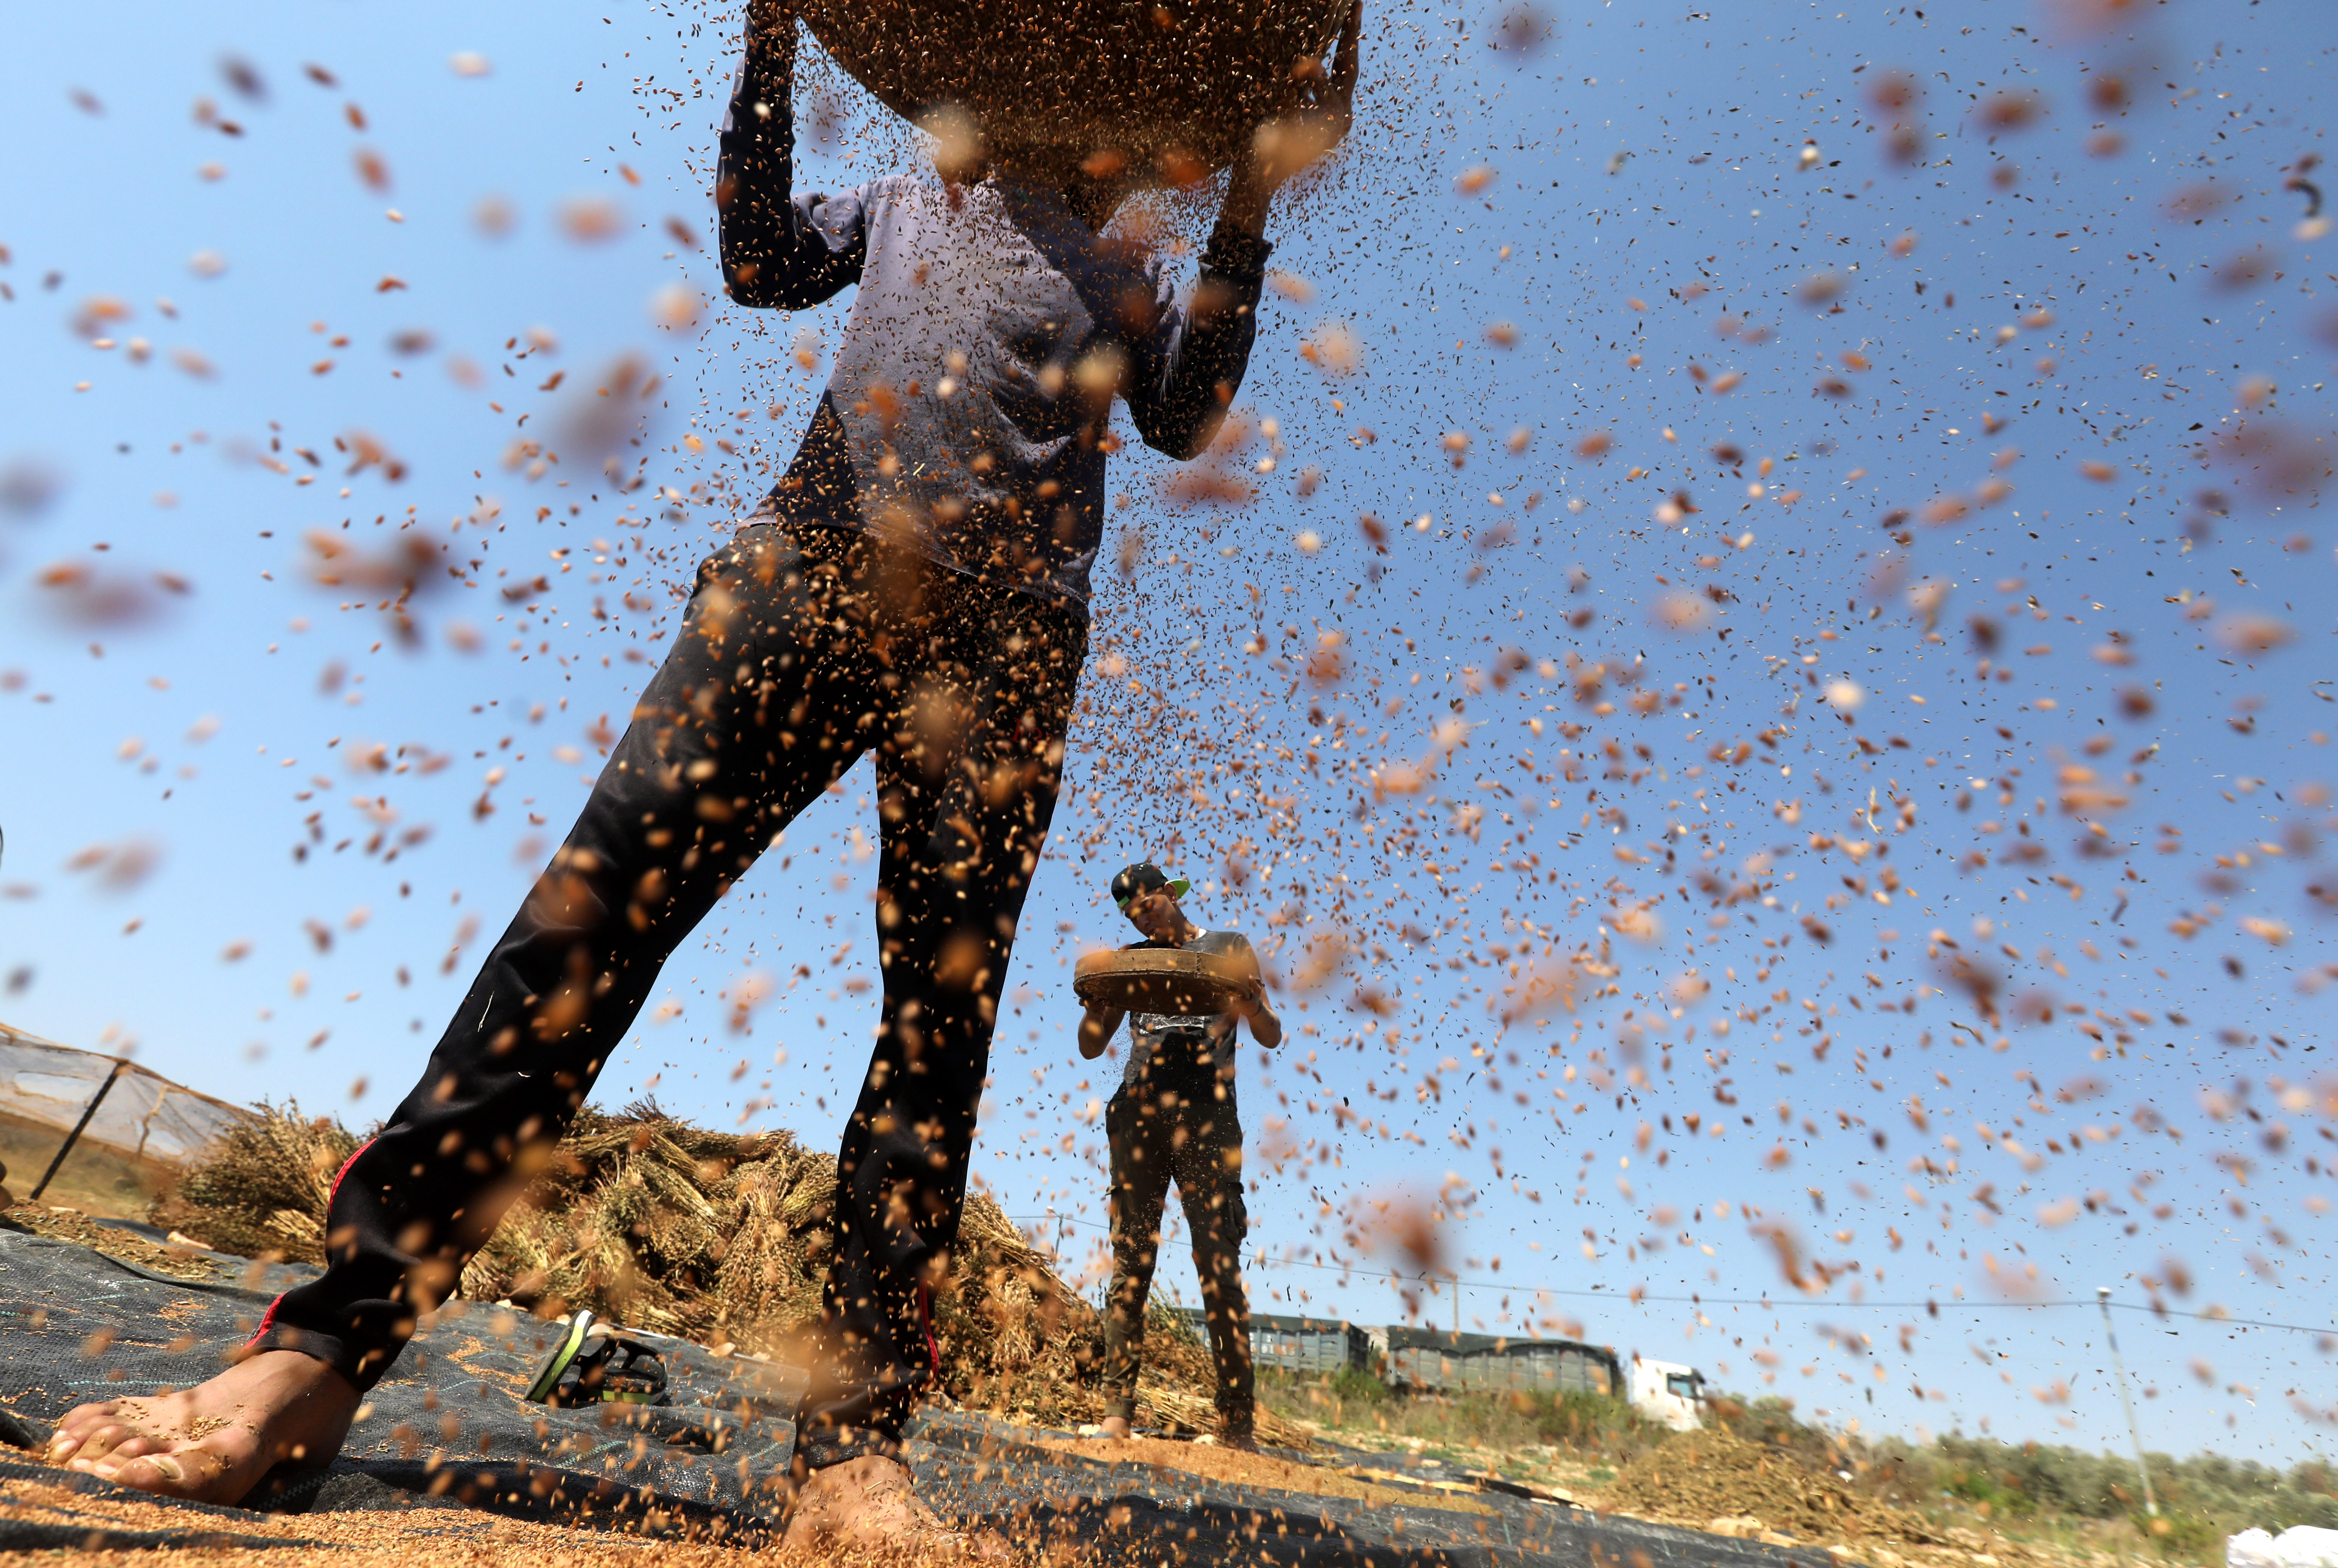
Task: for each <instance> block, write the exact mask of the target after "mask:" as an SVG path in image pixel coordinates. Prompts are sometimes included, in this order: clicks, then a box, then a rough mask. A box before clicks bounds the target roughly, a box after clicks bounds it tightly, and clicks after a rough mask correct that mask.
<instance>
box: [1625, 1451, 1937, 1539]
mask: <svg viewBox="0 0 2338 1568" xmlns="http://www.w3.org/2000/svg"><path fill="white" fill-rule="evenodd" d="M1599 1502H1600V1506H1601V1507H1603V1508H1616V1509H1621V1510H1623V1511H1624V1512H1626V1513H1629V1514H1639V1515H1641V1516H1643V1517H1647V1518H1655V1519H1664V1520H1670V1521H1674V1522H1676V1523H1681V1524H1692V1525H1695V1526H1698V1527H1700V1528H1702V1527H1704V1526H1705V1525H1706V1524H1707V1523H1708V1522H1715V1523H1717V1522H1720V1521H1723V1520H1732V1519H1748V1518H1750V1519H1758V1520H1759V1521H1761V1523H1762V1524H1764V1525H1766V1526H1768V1527H1769V1528H1770V1529H1772V1530H1777V1531H1783V1533H1785V1534H1789V1535H1794V1536H1798V1537H1800V1538H1802V1539H1803V1540H1806V1541H1901V1542H1910V1543H1915V1544H1928V1543H1937V1542H1940V1540H1942V1539H1943V1537H1942V1536H1941V1534H1940V1532H1939V1531H1938V1530H1937V1529H1935V1528H1934V1527H1933V1526H1932V1525H1930V1524H1927V1523H1926V1522H1925V1521H1924V1520H1923V1519H1922V1518H1921V1517H1920V1516H1918V1515H1917V1514H1911V1513H1910V1512H1909V1511H1907V1510H1906V1509H1904V1508H1895V1507H1893V1506H1891V1504H1888V1503H1885V1502H1882V1501H1881V1499H1878V1498H1875V1497H1871V1496H1869V1495H1866V1494H1864V1493H1862V1492H1856V1491H1853V1490H1852V1488H1851V1487H1849V1486H1847V1485H1844V1484H1843V1483H1842V1481H1841V1480H1839V1479H1837V1478H1836V1477H1835V1476H1833V1475H1830V1474H1828V1473H1826V1472H1825V1471H1823V1470H1820V1469H1815V1468H1813V1467H1812V1465H1808V1464H1806V1463H1804V1462H1803V1460H1802V1459H1801V1458H1799V1457H1797V1456H1795V1455H1792V1454H1789V1453H1786V1452H1784V1451H1783V1450H1782V1449H1778V1448H1773V1447H1772V1446H1769V1445H1767V1444H1762V1443H1749V1442H1747V1441H1746V1440H1745V1439H1744V1438H1743V1437H1740V1436H1737V1435H1736V1434H1735V1433H1734V1432H1732V1431H1730V1430H1729V1429H1728V1428H1727V1427H1725V1426H1707V1427H1705V1428H1704V1429H1702V1430H1700V1431H1695V1432H1685V1433H1683V1434H1682V1435H1681V1436H1677V1437H1675V1438H1673V1439H1672V1440H1671V1441H1669V1442H1666V1443H1662V1444H1659V1445H1657V1446H1655V1448H1652V1449H1650V1450H1649V1451H1648V1452H1647V1453H1645V1454H1644V1455H1641V1456H1640V1457H1639V1458H1637V1459H1635V1460H1633V1461H1632V1463H1630V1464H1629V1465H1625V1466H1624V1468H1623V1469H1622V1470H1621V1471H1620V1472H1618V1473H1617V1475H1616V1484H1615V1485H1612V1486H1610V1487H1609V1488H1608V1489H1607V1490H1606V1493H1604V1494H1603V1495H1601V1497H1600V1499H1599Z"/></svg>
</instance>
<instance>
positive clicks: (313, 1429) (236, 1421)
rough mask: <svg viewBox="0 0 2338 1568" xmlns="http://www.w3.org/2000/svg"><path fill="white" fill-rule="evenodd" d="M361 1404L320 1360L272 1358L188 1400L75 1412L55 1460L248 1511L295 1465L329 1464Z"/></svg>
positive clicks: (253, 1362) (61, 1430)
mask: <svg viewBox="0 0 2338 1568" xmlns="http://www.w3.org/2000/svg"><path fill="white" fill-rule="evenodd" d="M360 1398H361V1396H360V1395H359V1393H358V1391H357V1388H356V1387H354V1386H353V1385H352V1384H351V1383H350V1382H349V1379H348V1378H346V1377H342V1376H341V1375H340V1374H339V1373H338V1372H336V1371H334V1370H333V1369H332V1368H331V1367H328V1366H326V1365H325V1364H324V1363H323V1362H322V1361H319V1360H317V1359H316V1358H315V1357H310V1356H303V1355H302V1354H300V1352H299V1351H297V1350H263V1351H261V1352H260V1354H259V1355H257V1356H253V1357H249V1358H247V1359H245V1360H242V1361H240V1362H238V1363H236V1364H235V1365H234V1366H233V1367H229V1368H228V1369H227V1370H226V1371H224V1372H222V1373H221V1374H220V1375H219V1376H218V1377H213V1378H211V1379H210V1380H209V1381H208V1382H204V1383H199V1384H197V1385H196V1386H195V1387H192V1388H189V1389H186V1390H184V1391H183V1392H182V1393H177V1394H168V1395H162V1396H160V1397H155V1398H151V1399H109V1400H107V1401H105V1402H104V1403H103V1404H101V1405H83V1406H78V1407H77V1408H75V1409H74V1410H72V1411H69V1412H68V1413H67V1414H66V1416H65V1418H64V1420H63V1421H60V1422H59V1423H57V1430H56V1435H55V1436H53V1437H51V1438H50V1439H49V1448H48V1460H49V1463H51V1464H52V1465H64V1467H65V1468H66V1469H68V1470H78V1471H80V1472H82V1473H83V1475H94V1476H96V1477H98V1478H99V1479H100V1480H103V1481H112V1482H113V1483H115V1484H116V1485H123V1486H134V1487H136V1488H138V1489H139V1490H140V1491H142V1492H160V1493H163V1494H165V1495H169V1496H172V1497H187V1498H192V1499H193V1500H195V1501H196V1502H200V1503H241V1501H243V1499H244V1497H245V1495H247V1494H249V1493H250V1492H251V1489H252V1487H254V1486H255V1485H258V1484H259V1482H260V1477H261V1476H262V1475H266V1474H268V1472H269V1471H270V1470H271V1469H273V1468H274V1467H275V1466H276V1465H279V1464H281V1463H283V1462H285V1461H287V1460H290V1461H291V1462H292V1463H294V1464H307V1465H313V1466H316V1467H318V1468H322V1467H323V1466H324V1465H327V1464H329V1462H330V1461H331V1459H332V1457H333V1455H335V1454H338V1453H339V1452H340V1447H341V1440H342V1439H343V1438H345V1437H347V1436H349V1421H350V1418H351V1417H352V1416H355V1415H356V1414H357V1408H358V1403H359V1399H360Z"/></svg>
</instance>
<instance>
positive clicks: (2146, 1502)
mask: <svg viewBox="0 0 2338 1568" xmlns="http://www.w3.org/2000/svg"><path fill="white" fill-rule="evenodd" d="M2095 1305H2097V1307H2100V1308H2102V1309H2103V1341H2104V1343H2106V1344H2107V1345H2108V1346H2109V1347H2110V1348H2111V1375H2112V1376H2113V1377H2117V1379H2118V1389H2119V1404H2120V1405H2121V1406H2124V1407H2125V1408H2126V1410H2127V1441H2129V1442H2130V1443H2133V1444H2134V1445H2135V1473H2136V1475H2137V1476H2138V1477H2140V1478H2141V1480H2142V1482H2143V1506H2144V1511H2145V1512H2146V1513H2147V1514H2150V1515H2151V1516H2152V1517H2153V1518H2154V1519H2156V1518H2158V1517H2159V1499H2158V1498H2157V1497H2156V1496H2154V1495H2152V1490H2151V1466H2150V1465H2146V1464H2145V1463H2144V1459H2143V1432H2142V1429H2141V1428H2140V1427H2138V1426H2136V1424H2135V1396H2134V1395H2133V1394H2132V1393H2130V1392H2129V1391H2128V1389H2127V1364H2126V1363H2125V1362H2123V1361H2121V1360H2120V1359H2119V1348H2118V1336H2117V1334H2116V1333H2114V1332H2112V1330H2111V1288H2110V1287H2109V1286H2107V1285H2097V1286H2096V1287H2095Z"/></svg>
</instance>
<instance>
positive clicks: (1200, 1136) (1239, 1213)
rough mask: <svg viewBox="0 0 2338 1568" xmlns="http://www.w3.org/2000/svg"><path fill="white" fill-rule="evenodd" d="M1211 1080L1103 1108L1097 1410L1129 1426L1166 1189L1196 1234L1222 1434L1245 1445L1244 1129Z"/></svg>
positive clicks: (1118, 1097) (1118, 1098) (1125, 1096)
mask: <svg viewBox="0 0 2338 1568" xmlns="http://www.w3.org/2000/svg"><path fill="white" fill-rule="evenodd" d="M1105 1132H1106V1133H1107V1134H1108V1135H1109V1137H1110V1140H1111V1143H1112V1292H1111V1294H1110V1296H1109V1297H1107V1298H1106V1301H1105V1341H1104V1343H1105V1353H1104V1397H1105V1401H1104V1410H1105V1416H1119V1417H1120V1418H1121V1419H1122V1420H1124V1421H1133V1420H1135V1415H1136V1374H1137V1367H1138V1364H1139V1363H1140V1362H1141V1361H1142V1360H1143V1359H1144V1302H1145V1299H1146V1298H1147V1297H1148V1296H1150V1295H1151V1294H1152V1293H1153V1269H1154V1263H1155V1261H1156V1260H1157V1259H1158V1257H1159V1254H1160V1250H1161V1215H1162V1210H1163V1207H1164V1204H1165V1203H1166V1202H1167V1201H1168V1197H1169V1183H1170V1182H1171V1181H1175V1182H1176V1183H1177V1195H1178V1197H1179V1199H1181V1200H1182V1201H1184V1206H1185V1228H1186V1229H1187V1230H1190V1231H1192V1232H1193V1234H1194V1272H1195V1273H1196V1274H1199V1275H1200V1276H1201V1279H1202V1308H1203V1313H1204V1314H1205V1315H1206V1316H1207V1318H1208V1320H1209V1328H1210V1354H1211V1356H1212V1357H1213V1359H1214V1360H1215V1362H1216V1363H1217V1372H1218V1381H1217V1398H1216V1404H1217V1408H1218V1415H1219V1417H1220V1419H1221V1422H1222V1424H1223V1428H1224V1432H1225V1435H1226V1436H1230V1437H1247V1436H1250V1432H1251V1426H1252V1409H1253V1400H1254V1395H1253V1390H1252V1375H1251V1361H1250V1308H1249V1305H1248V1303H1247V1302H1246V1301H1245V1300H1244V1299H1243V1279H1242V1250H1243V1239H1244V1238H1246V1237H1247V1236H1248V1235H1249V1234H1250V1220H1249V1217H1248V1215H1247V1213H1246V1212H1245V1211H1244V1210H1243V1181H1242V1164H1243V1136H1242V1123H1241V1122H1240V1121H1239V1120H1238V1119H1237V1118H1236V1117H1235V1115H1234V1103H1233V1099H1232V1098H1231V1097H1223V1090H1222V1089H1221V1088H1220V1086H1219V1084H1218V1083H1217V1081H1216V1077H1215V1075H1214V1074H1211V1075H1209V1076H1207V1077H1205V1078H1203V1079H1202V1080H1201V1081H1199V1082H1198V1083H1193V1084H1187V1085H1181V1086H1176V1087H1164V1086H1157V1085H1156V1086H1148V1088H1147V1089H1146V1090H1145V1091H1144V1093H1139V1092H1137V1091H1136V1090H1134V1089H1128V1088H1124V1089H1122V1090H1121V1092H1120V1093H1117V1094H1115V1095H1114V1096H1113V1097H1112V1103H1110V1104H1108V1105H1106V1106H1105Z"/></svg>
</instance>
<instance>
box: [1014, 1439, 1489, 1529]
mask: <svg viewBox="0 0 2338 1568" xmlns="http://www.w3.org/2000/svg"><path fill="white" fill-rule="evenodd" d="M1039 1446H1040V1447H1042V1448H1046V1449H1049V1450H1051V1451H1053V1452H1056V1453H1059V1454H1071V1455H1077V1456H1078V1457H1080V1458H1082V1459H1094V1460H1096V1461H1097V1462H1099V1463H1101V1464H1105V1465H1152V1466H1154V1467H1155V1468H1156V1469H1162V1470H1175V1471H1180V1472H1183V1473H1184V1474H1185V1475H1199V1476H1201V1477H1203V1479H1205V1480H1210V1481H1223V1482H1226V1483H1228V1484H1230V1485H1236V1486H1254V1487H1259V1488H1262V1489H1263V1490H1266V1491H1272V1492H1296V1493H1299V1494H1301V1495H1305V1496H1313V1497H1352V1498H1354V1499H1356V1500H1357V1501H1358V1502H1361V1503H1369V1504H1371V1505H1372V1506H1374V1507H1375V1508H1403V1507H1419V1506H1422V1505H1423V1500H1422V1495H1421V1493H1420V1492H1419V1490H1418V1489H1417V1488H1414V1487H1410V1486H1398V1485H1389V1484H1387V1483H1384V1482H1380V1481H1377V1480H1374V1479H1373V1478H1372V1477H1370V1475H1366V1474H1365V1473H1363V1472H1361V1471H1357V1470H1353V1469H1345V1470H1341V1469H1334V1468H1332V1467H1331V1466H1330V1465H1315V1464H1308V1463H1305V1462H1303V1461H1294V1460H1290V1459H1281V1458H1277V1457H1276V1456H1275V1455H1272V1454H1245V1453H1243V1451H1242V1450H1240V1449H1238V1448H1222V1447H1219V1446H1217V1445H1215V1444H1213V1443H1172V1442H1165V1441H1164V1440H1162V1439H1160V1438H1157V1437H1124V1438H1109V1437H1086V1438H1074V1439H1064V1438H1049V1439H1046V1440H1045V1441H1043V1442H1041V1443H1040V1445H1039ZM1428 1505H1429V1506H1434V1507H1437V1508H1441V1509H1444V1510H1446V1511H1448V1512H1449V1513H1455V1514H1490V1513H1492V1512H1493V1510H1492V1509H1491V1508H1489V1507H1488V1505H1487V1504H1485V1503H1483V1502H1481V1501H1479V1500H1478V1499H1477V1498H1475V1497H1472V1496H1469V1495H1461V1494H1458V1493H1448V1494H1444V1495H1439V1496H1438V1497H1437V1498H1436V1499H1435V1501H1434V1502H1433V1503H1432V1504H1428Z"/></svg>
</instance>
